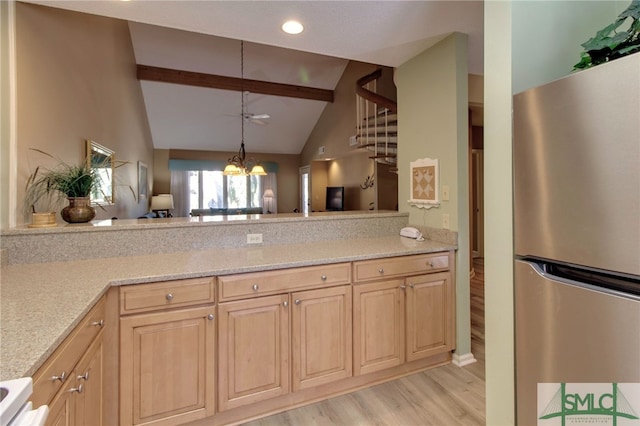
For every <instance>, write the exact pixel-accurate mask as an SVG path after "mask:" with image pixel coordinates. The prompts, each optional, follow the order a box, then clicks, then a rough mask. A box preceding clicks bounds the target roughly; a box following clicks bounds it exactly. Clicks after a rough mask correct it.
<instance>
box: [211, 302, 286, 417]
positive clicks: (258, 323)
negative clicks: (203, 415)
mask: <svg viewBox="0 0 640 426" xmlns="http://www.w3.org/2000/svg"><path fill="white" fill-rule="evenodd" d="M288 305H289V295H288V294H283V295H277V296H267V297H261V298H256V299H248V300H240V301H235V302H227V303H221V304H220V305H219V306H218V351H219V359H218V366H219V367H218V377H219V382H218V383H219V384H218V395H219V397H218V399H219V410H220V411H224V410H227V409H230V408H235V407H239V406H242V405H246V404H251V403H254V402H258V401H263V400H266V399H269V398H274V397H276V396H280V395H284V394H287V393H288V392H289V307H288Z"/></svg>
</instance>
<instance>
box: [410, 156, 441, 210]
mask: <svg viewBox="0 0 640 426" xmlns="http://www.w3.org/2000/svg"><path fill="white" fill-rule="evenodd" d="M410 168H411V176H410V180H411V182H410V183H411V192H410V194H411V199H410V200H409V204H410V205H412V206H415V207H419V208H423V209H429V208H431V207H436V206H439V205H440V193H439V192H440V191H439V188H438V185H439V176H438V172H439V170H438V160H437V159H432V158H421V159H418V160H416V161H412V162H411V163H410Z"/></svg>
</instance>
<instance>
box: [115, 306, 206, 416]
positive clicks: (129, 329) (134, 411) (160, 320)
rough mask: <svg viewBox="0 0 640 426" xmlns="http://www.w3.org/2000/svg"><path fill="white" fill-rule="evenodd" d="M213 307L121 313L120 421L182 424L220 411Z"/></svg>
mask: <svg viewBox="0 0 640 426" xmlns="http://www.w3.org/2000/svg"><path fill="white" fill-rule="evenodd" d="M213 313H214V308H213V307H200V308H192V309H184V310H177V311H165V312H157V313H153V314H143V315H136V316H131V317H125V318H121V319H120V357H121V358H120V424H121V425H131V424H134V425H138V424H154V425H160V424H177V423H184V422H188V421H191V420H195V419H199V418H202V417H206V416H210V415H213V414H214V408H215V407H214V403H215V396H214V393H213V391H214V386H215V381H214V379H215V375H214V371H215V370H214V366H215V358H214V354H215V352H214V351H215V327H214V326H213V319H214V317H213Z"/></svg>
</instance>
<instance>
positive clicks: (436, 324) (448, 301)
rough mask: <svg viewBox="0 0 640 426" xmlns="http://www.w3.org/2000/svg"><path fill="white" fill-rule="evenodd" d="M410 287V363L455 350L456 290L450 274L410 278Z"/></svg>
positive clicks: (407, 281)
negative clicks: (454, 296)
mask: <svg viewBox="0 0 640 426" xmlns="http://www.w3.org/2000/svg"><path fill="white" fill-rule="evenodd" d="M406 284H407V290H406V291H407V361H408V362H410V361H415V360H417V359H422V358H426V357H429V356H431V355H435V354H438V353H441V352H446V351H450V350H452V349H453V338H452V335H453V327H454V324H453V309H452V308H451V306H452V303H453V286H452V283H451V275H450V274H449V273H448V272H444V273H439V274H430V275H420V276H417V277H410V278H407V280H406Z"/></svg>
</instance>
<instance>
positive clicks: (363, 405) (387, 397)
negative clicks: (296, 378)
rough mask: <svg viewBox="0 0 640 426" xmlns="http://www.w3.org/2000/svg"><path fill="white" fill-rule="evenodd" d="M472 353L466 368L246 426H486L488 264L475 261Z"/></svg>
mask: <svg viewBox="0 0 640 426" xmlns="http://www.w3.org/2000/svg"><path fill="white" fill-rule="evenodd" d="M474 269H475V276H474V277H473V278H472V280H471V351H472V352H473V355H474V356H475V357H476V359H477V360H478V361H477V362H476V363H473V364H470V365H468V366H465V367H457V366H455V365H452V364H450V365H445V366H442V367H437V368H434V369H431V370H428V371H425V372H422V373H416V374H412V375H410V376H407V377H403V378H400V379H397V380H393V381H391V382H387V383H383V384H380V385H377V386H373V387H371V388H368V389H363V390H360V391H357V392H353V393H350V394H347V395H342V396H339V397H336V398H331V399H328V400H325V401H321V402H317V403H315V404H310V405H307V406H305V407H300V408H296V409H294V410H289V411H285V412H282V413H279V414H275V415H273V416H269V417H265V418H263V419H259V420H254V421H252V422H249V423H245V425H247V426H281V425H296V426H298V425H300V426H329V425H340V426H352V425H353V426H355V425H367V426H368V425H380V426H382V425H384V426H387V425H391V426H393V425H397V426H413V425H415V426H418V425H420V426H422V425H437V426H449V425H465V426H467V425H484V424H485V375H484V365H485V364H484V363H485V359H484V262H483V259H474Z"/></svg>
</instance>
